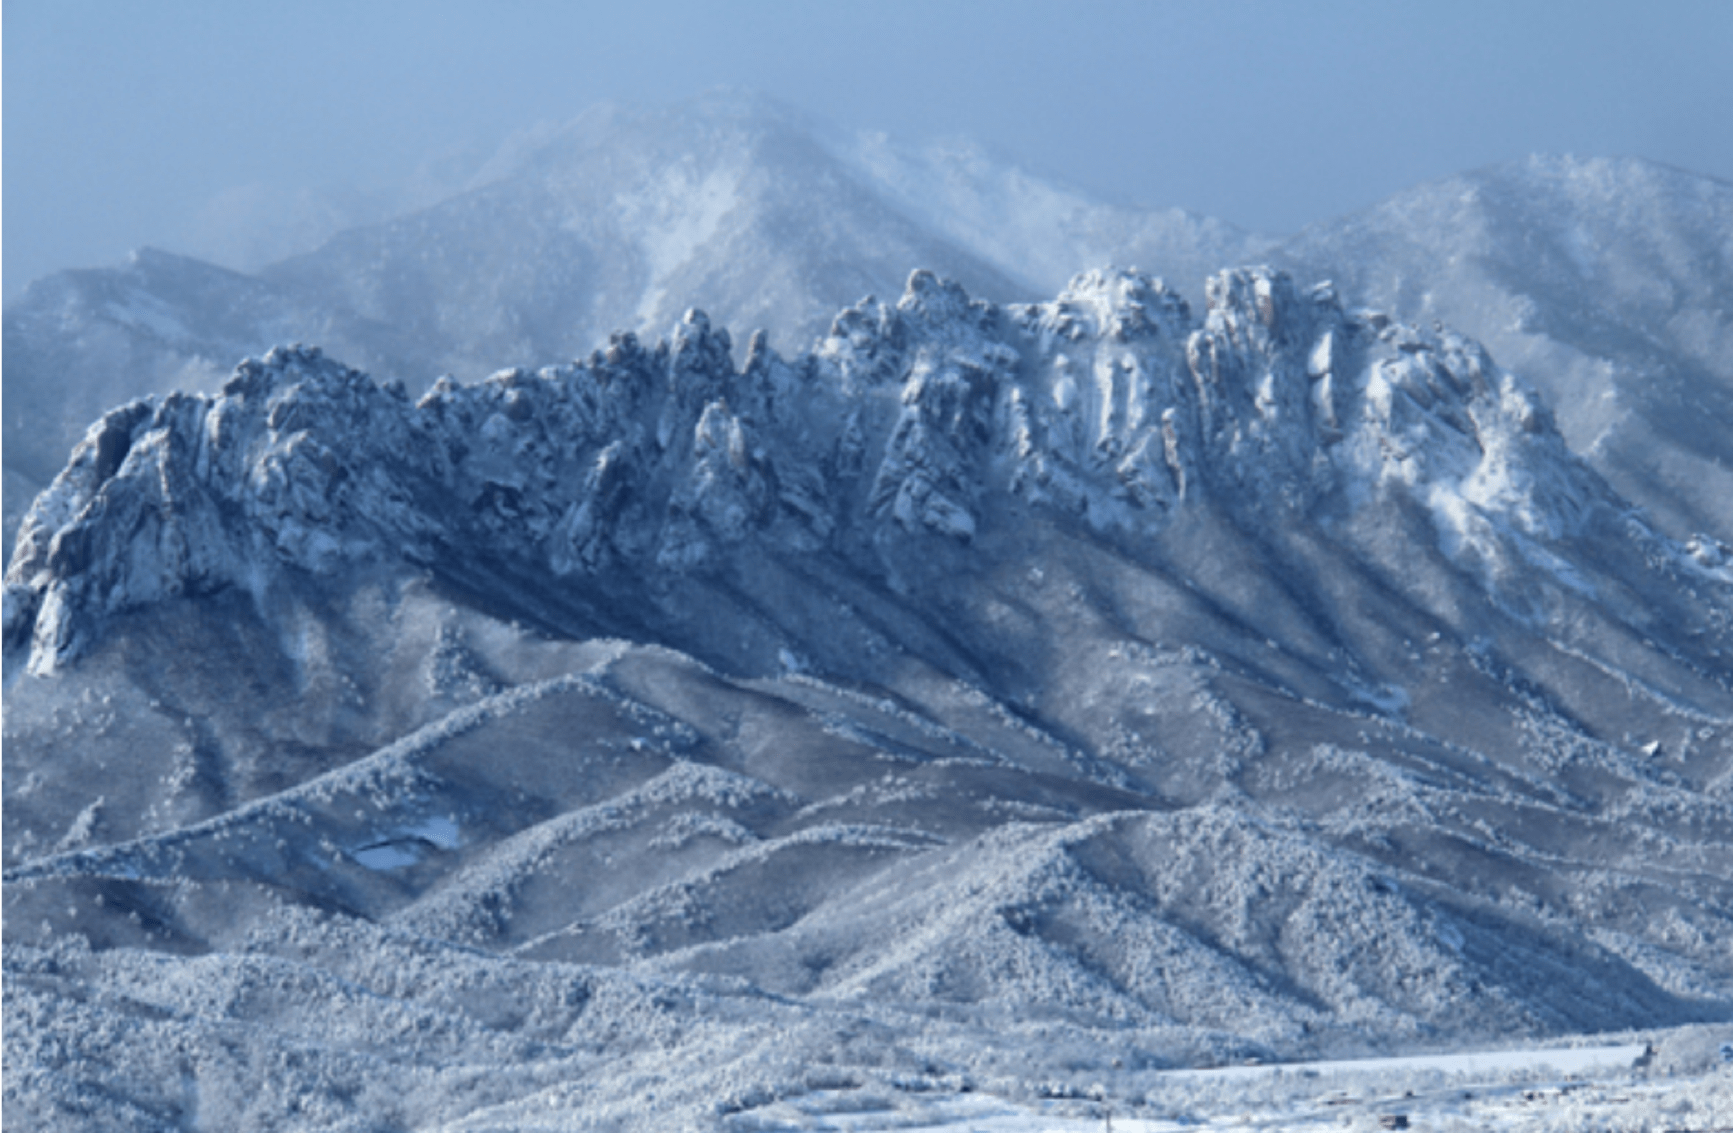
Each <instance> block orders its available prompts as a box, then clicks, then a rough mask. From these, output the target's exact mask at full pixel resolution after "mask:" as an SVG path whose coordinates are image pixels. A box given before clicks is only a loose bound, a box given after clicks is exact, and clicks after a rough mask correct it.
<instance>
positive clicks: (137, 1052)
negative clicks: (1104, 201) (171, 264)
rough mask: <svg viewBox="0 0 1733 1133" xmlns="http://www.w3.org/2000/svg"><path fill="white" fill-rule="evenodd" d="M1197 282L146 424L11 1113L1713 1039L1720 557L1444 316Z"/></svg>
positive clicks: (28, 976) (69, 626)
mask: <svg viewBox="0 0 1733 1133" xmlns="http://www.w3.org/2000/svg"><path fill="white" fill-rule="evenodd" d="M1204 290H1205V294H1206V297H1207V302H1206V307H1205V309H1204V310H1203V312H1202V313H1201V315H1200V314H1199V313H1197V312H1195V311H1194V310H1193V309H1192V307H1191V305H1190V304H1188V303H1187V301H1186V300H1185V299H1183V298H1182V297H1181V296H1180V295H1179V294H1177V293H1176V292H1174V291H1171V290H1169V289H1168V288H1167V287H1166V286H1164V285H1163V284H1162V283H1161V282H1160V281H1157V280H1152V279H1150V278H1147V277H1145V276H1142V275H1138V274H1136V273H1132V272H1120V271H1100V272H1091V273H1087V274H1084V275H1081V276H1078V277H1077V278H1075V279H1074V280H1073V281H1072V282H1071V284H1070V285H1069V286H1068V287H1067V288H1066V289H1065V290H1064V292H1063V293H1062V294H1060V295H1059V297H1058V298H1057V299H1055V300H1053V301H1051V302H1043V303H1036V304H1029V305H999V304H995V303H991V302H987V301H984V300H981V299H978V298H972V297H971V296H970V295H969V294H967V293H966V292H965V291H964V290H963V289H962V288H961V287H959V286H958V285H956V284H954V283H950V282H947V281H945V280H942V279H940V278H938V277H937V276H935V275H934V274H932V273H929V272H916V273H914V275H913V276H911V277H910V279H909V281H908V286H907V288H906V290H905V291H904V293H903V295H902V296H901V298H900V299H898V300H897V301H896V302H895V303H890V304H887V303H880V302H877V301H870V300H869V301H863V302H862V303H860V304H857V305H855V306H852V307H849V308H847V309H845V310H843V311H841V312H840V313H839V314H838V315H837V316H836V317H835V319H834V321H833V323H832V325H831V327H830V330H829V332H828V334H826V335H825V336H823V337H822V338H821V339H820V340H819V342H818V343H817V345H816V347H815V348H814V349H813V350H812V351H810V352H808V353H804V354H800V355H798V356H795V357H783V356H781V355H779V354H778V353H777V352H775V351H773V350H771V349H770V348H769V347H768V346H767V344H766V342H765V340H764V338H763V337H762V336H754V337H753V338H752V339H751V340H750V341H749V342H747V343H746V344H745V346H744V348H743V349H739V350H737V349H736V346H735V343H734V342H733V341H732V340H731V338H730V335H729V334H728V332H727V331H725V330H722V329H720V328H718V327H714V326H712V325H711V323H710V321H709V320H708V319H707V318H706V317H705V316H704V315H703V314H702V313H700V312H698V311H690V312H688V313H687V314H686V315H685V317H684V318H683V319H682V320H681V321H680V322H679V324H678V325H677V326H676V327H675V328H674V330H673V333H672V335H671V336H670V337H669V338H667V339H666V340H663V341H659V342H655V343H654V344H650V343H647V342H645V341H641V340H640V339H639V338H637V337H635V336H634V335H631V334H620V335H617V336H615V337H614V338H613V340H612V341H611V342H610V343H609V344H608V345H607V347H606V348H604V349H601V350H598V351H597V352H595V353H594V354H592V355H591V356H590V357H589V358H587V359H586V360H583V361H580V362H576V363H572V364H569V365H561V366H553V367H548V368H544V369H540V370H534V371H531V370H525V369H513V370H507V371H502V372H500V373H497V374H495V375H493V376H492V377H490V378H488V379H487V380H485V381H481V382H478V383H475V384H471V385H464V384H460V383H457V382H455V381H450V380H447V381H442V382H439V383H437V384H435V385H434V386H433V387H432V388H431V389H430V390H429V391H428V392H426V393H425V395H423V396H420V397H419V399H412V398H411V395H410V394H409V393H408V392H407V391H406V390H405V389H404V388H403V386H402V385H400V384H395V383H388V384H384V385H381V384H377V383H375V382H374V381H373V380H372V379H371V378H369V377H367V376H366V375H364V374H362V373H359V372H357V371H355V370H352V369H350V368H348V367H346V366H344V365H342V364H340V363H339V362H337V361H335V360H333V359H332V358H329V357H326V356H324V355H322V354H321V353H320V352H319V351H317V350H315V349H311V348H302V347H290V348H279V349H276V350H273V351H271V352H270V353H269V354H266V355H265V356H264V357H262V358H257V359H252V360H249V361H246V362H243V363H242V364H241V365H240V367H239V368H237V369H236V370H235V372H234V373H233V375H232V376H231V377H230V378H229V379H228V380H227V382H226V383H225V384H223V385H222V387H221V390H220V392H217V393H214V394H211V395H208V396H207V395H197V394H171V395H168V396H164V397H160V398H152V399H146V400H141V401H136V402H133V403H131V404H129V405H126V406H123V407H121V408H119V409H116V410H114V411H112V412H110V413H108V414H107V415H106V416H104V417H103V418H102V420H100V421H99V422H98V423H97V424H95V425H94V426H92V427H91V429H90V431H89V433H88V434H87V436H86V437H85V439H84V441H83V442H82V443H81V444H80V445H79V446H78V448H77V449H76V450H75V451H74V453H73V455H72V458H71V461H70V463H69V464H68V465H67V466H66V468H65V469H64V470H63V471H62V472H60V474H59V475H58V476H57V477H56V478H55V479H54V481H53V483H52V485H51V486H50V487H49V488H48V489H47V491H45V492H44V493H43V494H42V495H41V496H40V497H39V498H38V499H37V500H36V502H35V504H34V506H33V507H32V508H31V510H30V511H29V513H28V515H27V517H26V518H25V519H24V521H23V525H22V528H21V531H20V534H19V538H18V543H17V545H16V548H15V550H14V553H13V558H12V560H11V565H10V568H9V570H8V572H7V574H6V590H5V649H6V655H5V664H6V694H5V695H6V713H5V780H6V796H5V822H6V830H7V838H6V843H5V861H6V869H7V872H6V874H5V908H6V919H5V934H6V945H5V949H6V951H5V956H6V965H7V979H6V993H5V994H6V998H7V1011H6V1043H7V1063H8V1071H7V1074H8V1082H9V1086H8V1090H9V1093H8V1099H7V1105H8V1109H9V1110H13V1109H14V1107H16V1110H15V1112H16V1113H17V1114H18V1115H20V1119H21V1120H27V1121H34V1122H35V1123H36V1124H38V1125H41V1126H43V1127H65V1128H71V1127H74V1126H75V1125H77V1124H78V1121H79V1120H81V1119H80V1118H79V1115H81V1114H82V1115H86V1116H88V1115H92V1114H94V1115H97V1116H98V1117H99V1118H100V1119H101V1120H102V1121H105V1122H107V1123H108V1124H109V1125H111V1126H115V1127H118V1126H120V1125H123V1124H126V1123H128V1122H131V1123H133V1124H135V1125H148V1124H149V1123H150V1122H155V1123H156V1124H157V1125H160V1126H162V1127H172V1126H175V1125H176V1124H177V1123H179V1124H186V1123H188V1122H189V1121H190V1120H191V1117H189V1115H194V1114H196V1115H197V1117H198V1120H199V1121H202V1122H205V1123H210V1122H217V1123H219V1124H225V1123H226V1124H227V1125H229V1126H230V1127H235V1128H241V1127H258V1128H264V1127H271V1128H303V1127H304V1128H333V1127H349V1128H357V1129H359V1128H399V1127H401V1128H408V1127H424V1126H435V1125H439V1126H449V1127H453V1128H457V1127H462V1128H483V1127H486V1128H507V1127H510V1128H539V1127H544V1126H546V1127H564V1126H565V1125H572V1124H577V1125H587V1124H596V1125H606V1126H611V1127H623V1128H643V1129H649V1128H662V1127H666V1126H667V1125H668V1124H669V1123H680V1122H685V1123H692V1122H705V1121H718V1120H723V1119H725V1118H729V1115H735V1116H737V1117H740V1116H744V1115H747V1114H750V1113H752V1112H754V1111H757V1110H760V1109H762V1108H763V1107H766V1106H769V1105H772V1104H773V1103H774V1102H775V1101H776V1099H778V1098H787V1097H790V1096H796V1095H804V1094H812V1093H814V1092H822V1091H827V1090H831V1091H838V1090H866V1089H875V1088H884V1089H917V1088H918V1089H950V1090H964V1089H985V1090H992V1091H996V1092H998V1093H1001V1094H1004V1095H1007V1096H1039V1095H1041V1094H1042V1093H1043V1092H1044V1091H1045V1092H1047V1093H1052V1092H1054V1091H1059V1092H1064V1091H1073V1092H1082V1091H1086V1090H1087V1089H1089V1087H1090V1083H1092V1082H1097V1081H1100V1080H1102V1079H1103V1077H1104V1076H1106V1077H1110V1078H1111V1079H1112V1081H1113V1082H1114V1083H1115V1086H1114V1088H1115V1089H1116V1090H1118V1091H1120V1092H1122V1093H1129V1094H1134V1093H1135V1092H1136V1091H1137V1090H1138V1089H1139V1088H1140V1086H1139V1083H1140V1082H1146V1080H1147V1079H1148V1076H1150V1075H1154V1074H1156V1073H1158V1072H1159V1071H1161V1070H1162V1069H1163V1068H1167V1067H1173V1066H1181V1065H1187V1066H1192V1065H1205V1064H1212V1063H1219V1062H1221V1061H1223V1060H1228V1059H1233V1060H1242V1059H1245V1058H1250V1057H1256V1058H1262V1059H1271V1058H1293V1057H1301V1056H1308V1055H1324V1054H1327V1055H1351V1054H1356V1053H1369V1052H1385V1053H1388V1052H1397V1051H1411V1050H1422V1049H1439V1048H1447V1047H1453V1046H1461V1045H1464V1044H1469V1043H1475V1042H1483V1041H1488V1040H1489V1039H1493V1038H1495V1037H1496V1038H1498V1039H1500V1040H1503V1039H1509V1038H1511V1037H1513V1036H1519V1037H1526V1038H1533V1037H1537V1036H1550V1035H1560V1034H1566V1033H1577V1032H1585V1031H1611V1030H1619V1029H1628V1028H1636V1027H1655V1026H1665V1025H1677V1024H1684V1023H1690V1022H1702V1021H1725V1020H1727V1019H1729V1018H1730V1017H1733V949H1730V946H1729V943H1728V942H1729V941H1733V662H1730V658H1733V552H1730V551H1729V549H1728V548H1727V547H1726V546H1724V545H1723V544H1722V543H1720V542H1719V541H1717V540H1716V539H1715V538H1714V537H1711V536H1707V535H1705V536H1700V537H1698V538H1696V539H1693V540H1690V541H1687V542H1677V541H1675V540H1673V539H1671V538H1669V537H1668V536H1666V535H1664V534H1662V533H1661V532H1660V531H1659V530H1657V528H1656V527H1655V526H1654V525H1652V523H1651V521H1650V520H1649V518H1648V517H1647V515H1646V513H1645V512H1643V511H1641V510H1639V509H1637V508H1635V507H1633V506H1632V505H1631V504H1629V503H1627V502H1625V501H1624V500H1623V499H1621V497H1620V496H1619V495H1618V494H1616V493H1615V491H1614V490H1613V489H1612V488H1610V487H1609V486H1608V485H1607V483H1606V482H1605V481H1604V480H1603V479H1602V478H1601V476H1600V475H1599V474H1598V473H1597V472H1596V471H1594V470H1593V469H1592V468H1591V467H1590V466H1589V465H1588V464H1586V463H1584V461H1583V460H1581V459H1580V458H1579V457H1577V456H1575V455H1573V454H1572V453H1571V452H1570V451H1569V449H1568V448H1567V447H1566V444H1565V442H1564V440H1563V439H1562V438H1561V436H1560V434H1559V432H1558V430H1557V428H1556V426H1555V424H1554V419H1553V416H1552V414H1551V413H1550V412H1549V410H1548V409H1547V407H1546V406H1545V405H1544V404H1543V403H1542V401H1541V400H1540V399H1539V398H1538V397H1537V395H1536V394H1535V393H1534V392H1533V391H1532V389H1531V388H1530V387H1529V386H1528V385H1527V384H1526V383H1525V382H1524V380H1523V379H1522V378H1521V377H1520V376H1518V375H1517V374H1514V373H1512V372H1510V371H1508V370H1505V369H1503V368H1501V367H1500V366H1499V364H1498V363H1497V362H1496V361H1495V360H1494V359H1493V358H1492V357H1491V356H1490V355H1489V354H1488V352H1487V351H1486V350H1485V349H1484V348H1483V347H1481V346H1480V345H1479V344H1477V343H1476V342H1474V341H1472V340H1470V339H1468V338H1466V337H1464V336H1463V335H1461V334H1458V333H1455V332H1453V331H1451V330H1449V329H1446V328H1444V327H1442V326H1437V325H1434V326H1432V327H1417V326H1412V325H1407V324H1404V323H1402V322H1399V321H1395V320H1393V319H1392V318H1390V317H1389V316H1387V315H1385V314H1381V313H1379V312H1377V311H1373V310H1368V309H1361V308H1356V307H1353V306H1350V305H1347V304H1345V303H1344V302H1343V301H1342V300H1341V299H1340V298H1339V297H1338V295H1337V293H1336V292H1335V291H1334V290H1333V289H1332V288H1331V287H1330V286H1329V285H1328V284H1319V285H1316V286H1305V285H1303V284H1300V283H1296V281H1295V280H1294V279H1293V278H1291V277H1290V276H1289V275H1287V274H1284V273H1282V272H1279V271H1274V270H1271V269H1267V268H1249V269H1241V270H1235V271H1228V272H1223V273H1220V274H1217V275H1215V276H1213V277H1211V278H1210V279H1209V281H1208V283H1207V286H1206V287H1205V289H1204ZM737 355H738V356H737ZM18 1067H27V1068H28V1069H18V1070H15V1069H13V1068H18ZM15 1074H16V1077H14V1075H15ZM14 1082H16V1083H17V1084H16V1085H12V1084H11V1083H14ZM285 1114H287V1115H288V1116H284V1115H285Z"/></svg>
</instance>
